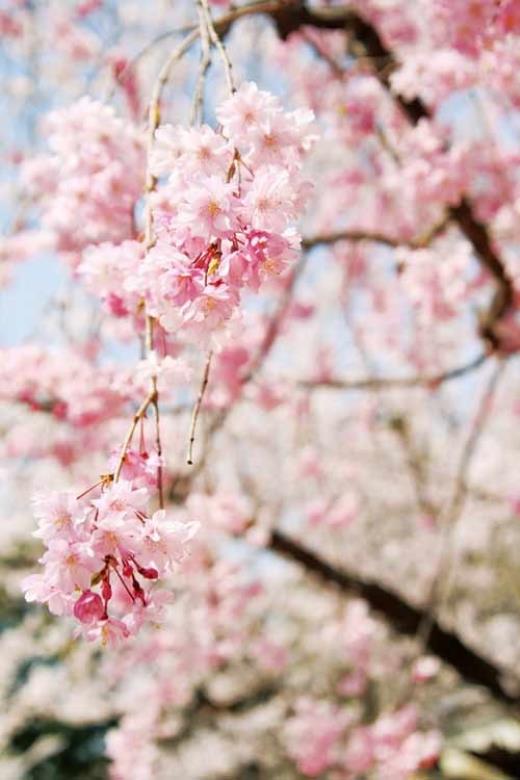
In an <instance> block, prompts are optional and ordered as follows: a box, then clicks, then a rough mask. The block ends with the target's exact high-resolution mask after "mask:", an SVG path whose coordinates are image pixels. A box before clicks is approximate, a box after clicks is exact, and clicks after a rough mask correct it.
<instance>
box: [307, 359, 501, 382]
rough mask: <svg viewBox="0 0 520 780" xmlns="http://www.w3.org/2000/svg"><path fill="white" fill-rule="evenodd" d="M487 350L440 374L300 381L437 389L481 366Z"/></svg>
mask: <svg viewBox="0 0 520 780" xmlns="http://www.w3.org/2000/svg"><path fill="white" fill-rule="evenodd" d="M489 357H490V356H489V354H488V353H487V352H482V353H481V354H480V355H478V356H477V357H476V358H474V359H473V360H472V361H470V362H469V363H466V364H465V365H463V366H458V367H457V368H452V369H450V370H449V371H443V372H441V373H440V374H430V375H425V376H421V375H419V376H410V377H381V378H380V377H373V378H367V379H352V380H348V379H324V380H312V379H309V380H302V381H300V382H298V385H299V386H300V387H304V388H309V389H325V390H327V389H328V390H362V391H364V390H373V391H378V390H395V389H399V388H410V387H425V388H428V389H430V390H435V389H436V388H437V387H438V386H439V385H442V384H444V382H451V381H452V380H454V379H459V378H460V377H462V376H465V375H466V374H469V373H471V372H472V371H475V370H476V369H477V368H480V366H482V365H483V364H484V363H485V362H486V360H488V358H489Z"/></svg>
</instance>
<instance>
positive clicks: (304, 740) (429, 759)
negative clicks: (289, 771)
mask: <svg viewBox="0 0 520 780" xmlns="http://www.w3.org/2000/svg"><path fill="white" fill-rule="evenodd" d="M418 725H419V724H418V718H417V711H416V709H415V708H414V707H413V706H407V707H403V708H401V709H400V710H397V711H395V712H391V713H386V714H384V715H382V716H381V717H380V718H378V720H376V721H375V723H373V724H371V725H367V726H365V725H357V724H356V723H355V717H354V715H353V713H352V712H350V711H349V710H348V709H342V708H341V707H339V706H337V705H333V704H331V703H330V702H328V701H324V700H316V699H312V698H310V697H305V698H302V699H300V700H298V701H297V702H296V706H295V712H294V715H293V716H292V717H291V718H290V719H289V721H288V723H287V726H286V740H287V746H288V751H289V754H290V755H291V756H292V757H293V758H294V760H295V761H296V764H297V766H298V768H299V770H300V771H301V772H302V774H303V775H305V776H306V777H318V776H320V775H321V774H322V773H323V772H325V771H327V770H330V769H336V770H342V771H343V772H344V773H346V774H345V775H342V776H345V777H348V778H352V779H354V778H357V777H361V776H363V775H365V774H366V773H368V772H370V773H371V775H370V776H373V777H375V778H378V780H408V778H410V777H412V776H413V774H414V773H415V772H418V771H420V770H421V769H423V770H424V769H428V768H429V767H432V766H434V765H435V763H436V762H437V759H438V755H439V750H440V744H441V743H440V735H439V734H438V733H437V732H435V731H426V732H421V731H419V730H418ZM372 773H373V774H372Z"/></svg>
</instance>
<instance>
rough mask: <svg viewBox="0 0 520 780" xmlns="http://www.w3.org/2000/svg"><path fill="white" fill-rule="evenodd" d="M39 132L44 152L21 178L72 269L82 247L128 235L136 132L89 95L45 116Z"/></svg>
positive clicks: (135, 191) (136, 191)
mask: <svg viewBox="0 0 520 780" xmlns="http://www.w3.org/2000/svg"><path fill="white" fill-rule="evenodd" d="M43 132H44V133H45V136H46V138H47V142H48V145H49V148H50V153H48V154H44V155H41V156H40V157H36V158H33V159H31V160H28V161H27V162H26V163H25V164H24V167H23V171H22V173H23V176H24V179H25V181H26V183H27V186H28V187H29V189H30V191H31V192H32V193H33V194H34V196H35V197H37V199H38V202H39V206H40V209H41V225H42V227H43V228H44V229H45V230H46V231H48V232H50V233H52V234H53V235H54V238H55V244H56V248H57V249H58V251H60V252H62V253H66V254H67V255H68V257H69V259H70V260H71V262H72V263H73V264H77V262H78V260H79V259H80V256H78V253H79V252H81V250H82V249H84V248H85V247H86V246H88V245H92V244H98V243H100V242H102V241H112V242H116V243H119V242H121V241H124V240H125V239H128V238H130V237H131V236H132V234H133V226H134V208H135V204H136V202H137V201H138V200H139V198H140V196H141V193H142V189H143V179H144V159H145V157H144V144H143V139H142V134H141V132H140V131H139V130H138V129H137V128H135V127H134V126H133V125H132V124H130V123H129V122H125V121H124V120H122V119H120V118H119V117H117V116H116V113H115V111H114V109H113V108H112V107H109V106H105V105H103V104H102V103H99V102H97V101H95V100H92V99H91V98H89V97H83V98H81V99H80V100H78V101H77V102H76V103H73V104H72V105H70V106H68V107H66V108H62V109H58V110H56V111H53V112H51V113H50V114H48V115H47V116H46V118H45V120H44V125H43Z"/></svg>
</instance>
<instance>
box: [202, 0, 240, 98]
mask: <svg viewBox="0 0 520 780" xmlns="http://www.w3.org/2000/svg"><path fill="white" fill-rule="evenodd" d="M199 5H200V8H201V9H202V13H203V14H204V18H205V20H206V25H207V30H208V33H209V37H210V38H211V42H212V44H213V45H214V46H215V47H216V49H217V51H218V53H219V54H220V59H221V60H222V65H223V67H224V73H225V76H226V83H227V86H228V90H229V93H230V95H233V94H234V93H235V91H236V88H235V84H234V81H233V66H232V64H231V60H230V59H229V57H228V54H227V51H226V47H225V46H224V44H223V42H222V39H221V38H220V35H219V34H218V32H217V30H216V28H215V24H214V23H213V17H212V16H211V11H210V10H209V7H208V0H199Z"/></svg>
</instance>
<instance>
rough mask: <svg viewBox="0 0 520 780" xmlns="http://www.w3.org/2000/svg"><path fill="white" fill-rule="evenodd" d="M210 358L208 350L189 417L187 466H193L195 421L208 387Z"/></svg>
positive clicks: (210, 354)
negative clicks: (197, 392)
mask: <svg viewBox="0 0 520 780" xmlns="http://www.w3.org/2000/svg"><path fill="white" fill-rule="evenodd" d="M212 357H213V352H212V350H210V351H209V352H208V356H207V358H206V364H205V366H204V373H203V375H202V382H201V384H200V389H199V394H198V396H197V401H196V402H195V406H194V407H193V413H192V415H191V424H190V438H189V440H188V454H187V456H186V463H187V464H188V466H193V445H194V443H195V429H196V427H197V420H198V419H199V414H200V409H201V406H202V401H203V400H204V394H205V392H206V388H207V386H208V379H209V369H210V366H211V358H212Z"/></svg>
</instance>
